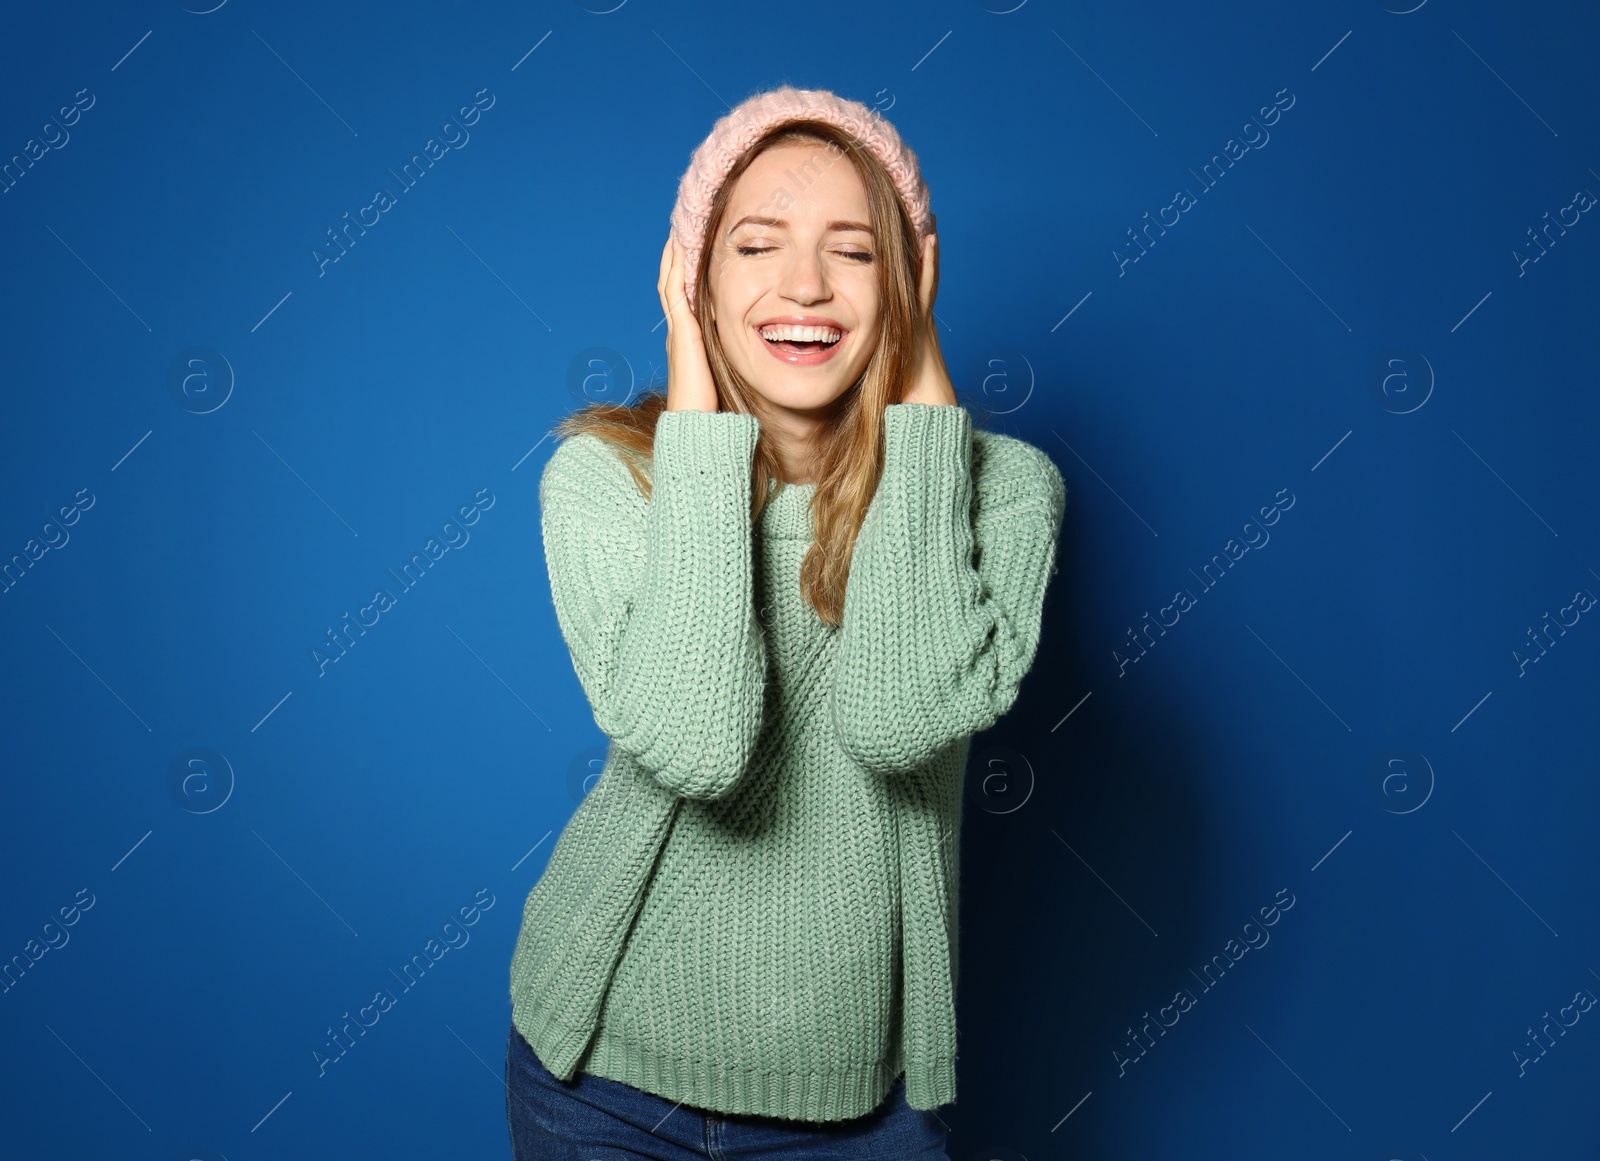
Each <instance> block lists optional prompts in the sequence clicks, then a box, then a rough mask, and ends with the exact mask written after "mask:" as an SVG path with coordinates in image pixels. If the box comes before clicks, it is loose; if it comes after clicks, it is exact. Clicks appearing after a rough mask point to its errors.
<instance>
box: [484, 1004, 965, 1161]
mask: <svg viewBox="0 0 1600 1161" xmlns="http://www.w3.org/2000/svg"><path fill="white" fill-rule="evenodd" d="M905 1083H906V1082H905V1077H904V1076H901V1077H899V1078H897V1079H896V1080H895V1082H894V1085H893V1087H891V1088H890V1090H889V1094H888V1096H887V1097H885V1098H884V1100H883V1102H882V1103H881V1104H879V1105H878V1107H877V1108H876V1109H874V1110H873V1111H872V1112H870V1113H867V1114H866V1115H865V1116H861V1117H855V1118H853V1119H851V1120H848V1121H790V1120H783V1119H780V1118H775V1117H757V1116H744V1115H736V1114H731V1113H727V1114H725V1113H713V1112H709V1111H708V1110H706V1109H697V1108H691V1107H690V1106H688V1105H682V1104H674V1103H673V1102H672V1101H669V1100H665V1099H663V1098H662V1097H658V1096H656V1095H655V1094H653V1093H647V1092H643V1091H641V1090H639V1089H636V1088H634V1087H632V1086H631V1085H626V1084H622V1083H620V1082H618V1081H614V1080H611V1079H609V1078H607V1077H603V1076H594V1075H592V1074H590V1073H586V1072H581V1071H580V1072H578V1073H577V1074H576V1075H575V1076H574V1077H573V1078H572V1080H570V1081H563V1080H559V1079H557V1077H556V1076H555V1074H554V1073H552V1072H550V1071H549V1069H547V1068H545V1066H544V1064H543V1063H542V1062H541V1061H540V1060H539V1057H538V1054H537V1053H535V1052H534V1050H533V1048H532V1046H531V1045H529V1043H528V1042H527V1040H525V1039H523V1036H522V1034H521V1033H520V1032H518V1031H517V1029H516V1026H515V1025H512V1027H511V1034H510V1038H509V1040H508V1041H507V1044H506V1117H507V1120H508V1121H509V1123H510V1129H511V1156H512V1157H513V1159H514V1161H602V1159H603V1161H614V1159H617V1158H629V1159H637V1158H647V1159H649V1161H704V1159H706V1158H709V1159H710V1161H740V1159H743V1158H749V1157H761V1158H772V1159H781V1158H795V1159H800V1158H826V1159H828V1161H845V1159H847V1158H848V1159H849V1161H949V1155H948V1154H947V1153H946V1152H945V1138H946V1136H947V1134H948V1130H947V1129H946V1128H945V1127H944V1123H943V1122H942V1121H940V1120H939V1118H938V1117H937V1116H935V1115H934V1114H933V1112H932V1111H928V1110H919V1109H914V1108H912V1107H911V1106H910V1105H908V1104H906V1096H905Z"/></svg>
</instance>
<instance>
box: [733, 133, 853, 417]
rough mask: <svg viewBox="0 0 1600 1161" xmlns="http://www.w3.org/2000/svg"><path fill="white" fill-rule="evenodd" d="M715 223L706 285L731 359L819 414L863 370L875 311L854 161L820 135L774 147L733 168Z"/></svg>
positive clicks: (779, 404)
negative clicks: (795, 328) (739, 169)
mask: <svg viewBox="0 0 1600 1161" xmlns="http://www.w3.org/2000/svg"><path fill="white" fill-rule="evenodd" d="M802 183H805V184H802ZM719 230H720V236H719V237H717V238H714V239H710V240H708V243H707V244H708V246H709V247H710V249H711V263H710V266H709V268H708V273H707V290H708V291H709V293H710V298H711V309H712V314H713V316H714V323H713V325H714V326H715V327H716V328H717V335H718V338H719V339H720V340H721V343H722V349H723V350H724V351H725V352H726V354H727V356H728V360H729V362H731V363H732V364H733V366H734V368H735V369H736V370H737V371H738V372H739V374H740V375H742V376H743V377H744V379H745V381H746V382H748V383H749V384H750V385H751V386H752V387H753V388H754V389H755V391H756V392H757V393H758V394H759V395H761V397H762V398H763V399H765V400H766V401H767V402H768V403H769V404H771V405H772V406H773V407H775V408H778V409H783V410H788V411H792V412H798V413H807V412H809V413H812V414H813V416H815V415H816V414H817V413H820V412H825V411H826V410H827V409H828V408H829V407H830V406H831V405H832V404H833V403H834V402H835V401H836V400H837V399H838V398H839V397H840V396H841V395H843V394H844V393H845V392H846V391H847V390H848V389H849V388H850V387H851V385H852V384H854V383H855V382H856V380H857V379H859V378H860V377H861V373H862V372H863V371H864V370H865V369H866V366H867V363H868V361H869V360H870V359H871V358H872V354H873V351H874V350H875V349H876V347H877V343H878V329H879V320H880V318H881V315H882V302H881V296H880V294H879V290H878V271H877V269H876V265H877V262H878V261H879V258H878V253H877V246H876V244H875V242H874V239H873V237H872V233H871V215H870V212H869V210H868V208H867V191H866V188H865V187H864V186H863V185H862V183H861V178H860V175H858V174H857V173H856V169H855V166H854V165H852V164H851V163H850V160H849V158H847V157H846V156H844V155H843V154H834V153H830V152H829V150H828V148H827V147H826V146H824V145H823V144H821V143H820V142H815V141H793V142H786V143H784V144H782V145H776V146H773V147H772V148H770V149H768V150H767V151H766V152H764V153H762V154H761V155H760V156H759V157H757V158H756V159H755V160H754V161H753V162H751V164H750V167H749V168H748V169H746V170H745V171H744V173H743V174H741V175H740V177H739V179H738V181H737V183H736V184H735V186H734V188H733V190H732V192H731V195H730V200H729V202H728V209H727V212H726V214H725V215H724V217H723V224H722V225H721V227H719ZM780 325H801V326H815V327H821V328H823V329H824V330H825V331H826V333H825V334H820V333H819V332H818V331H815V330H812V331H801V332H798V333H796V332H782V331H777V330H774V329H773V328H774V327H775V326H780ZM763 332H766V333H767V334H770V335H771V336H772V338H770V339H769V338H767V337H764V335H763ZM785 333H787V334H788V336H789V337H788V338H786V339H783V335H784V334H785ZM835 336H837V339H836V341H834V342H831V343H827V342H825V341H824V340H830V339H835ZM778 339H782V341H774V340H778Z"/></svg>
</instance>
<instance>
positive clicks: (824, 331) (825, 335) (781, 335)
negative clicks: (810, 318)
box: [761, 325, 844, 343]
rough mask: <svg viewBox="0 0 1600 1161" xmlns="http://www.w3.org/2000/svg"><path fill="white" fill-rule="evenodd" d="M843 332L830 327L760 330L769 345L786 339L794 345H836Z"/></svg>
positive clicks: (779, 327)
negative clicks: (822, 343)
mask: <svg viewBox="0 0 1600 1161" xmlns="http://www.w3.org/2000/svg"><path fill="white" fill-rule="evenodd" d="M843 334H844V332H842V331H837V330H834V329H833V328H832V327H796V326H787V325H784V326H769V327H762V328H761V337H762V338H764V339H766V340H767V341H768V342H769V343H777V342H782V341H783V340H785V339H787V340H789V341H790V342H795V343H815V342H825V343H836V342H838V341H839V339H840V338H842V337H843Z"/></svg>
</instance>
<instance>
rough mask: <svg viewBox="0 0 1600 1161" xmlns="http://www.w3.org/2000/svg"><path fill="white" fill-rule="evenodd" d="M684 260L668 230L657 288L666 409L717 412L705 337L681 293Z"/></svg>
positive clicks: (682, 290) (684, 296)
mask: <svg viewBox="0 0 1600 1161" xmlns="http://www.w3.org/2000/svg"><path fill="white" fill-rule="evenodd" d="M683 284H684V260H683V252H682V248H681V247H680V246H679V245H678V240H677V239H676V238H675V237H673V236H672V235H671V234H670V233H669V234H668V235H667V244H666V247H665V248H664V249H663V250H662V251H661V275H660V277H659V278H657V279H656V291H657V293H659V294H660V295H661V309H662V310H663V311H665V312H666V316H667V410H668V411H716V410H717V384H716V380H714V379H713V378H712V377H711V364H710V362H709V361H707V359H706V347H705V339H704V338H703V336H702V335H701V333H700V324H699V323H698V322H697V321H695V317H694V311H692V310H690V309H689V300H688V298H687V296H686V295H685V294H684V285H683Z"/></svg>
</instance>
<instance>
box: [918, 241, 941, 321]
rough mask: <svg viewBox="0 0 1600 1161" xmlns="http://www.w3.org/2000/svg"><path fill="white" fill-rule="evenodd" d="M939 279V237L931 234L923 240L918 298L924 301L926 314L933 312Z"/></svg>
mask: <svg viewBox="0 0 1600 1161" xmlns="http://www.w3.org/2000/svg"><path fill="white" fill-rule="evenodd" d="M938 277H939V251H938V236H937V235H936V234H929V235H928V236H927V237H926V238H924V239H923V240H922V281H921V285H920V286H919V287H918V288H917V289H918V297H919V298H920V299H921V300H922V310H923V313H924V314H926V313H928V312H930V311H932V310H933V293H934V287H935V284H936V283H937V282H938Z"/></svg>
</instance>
